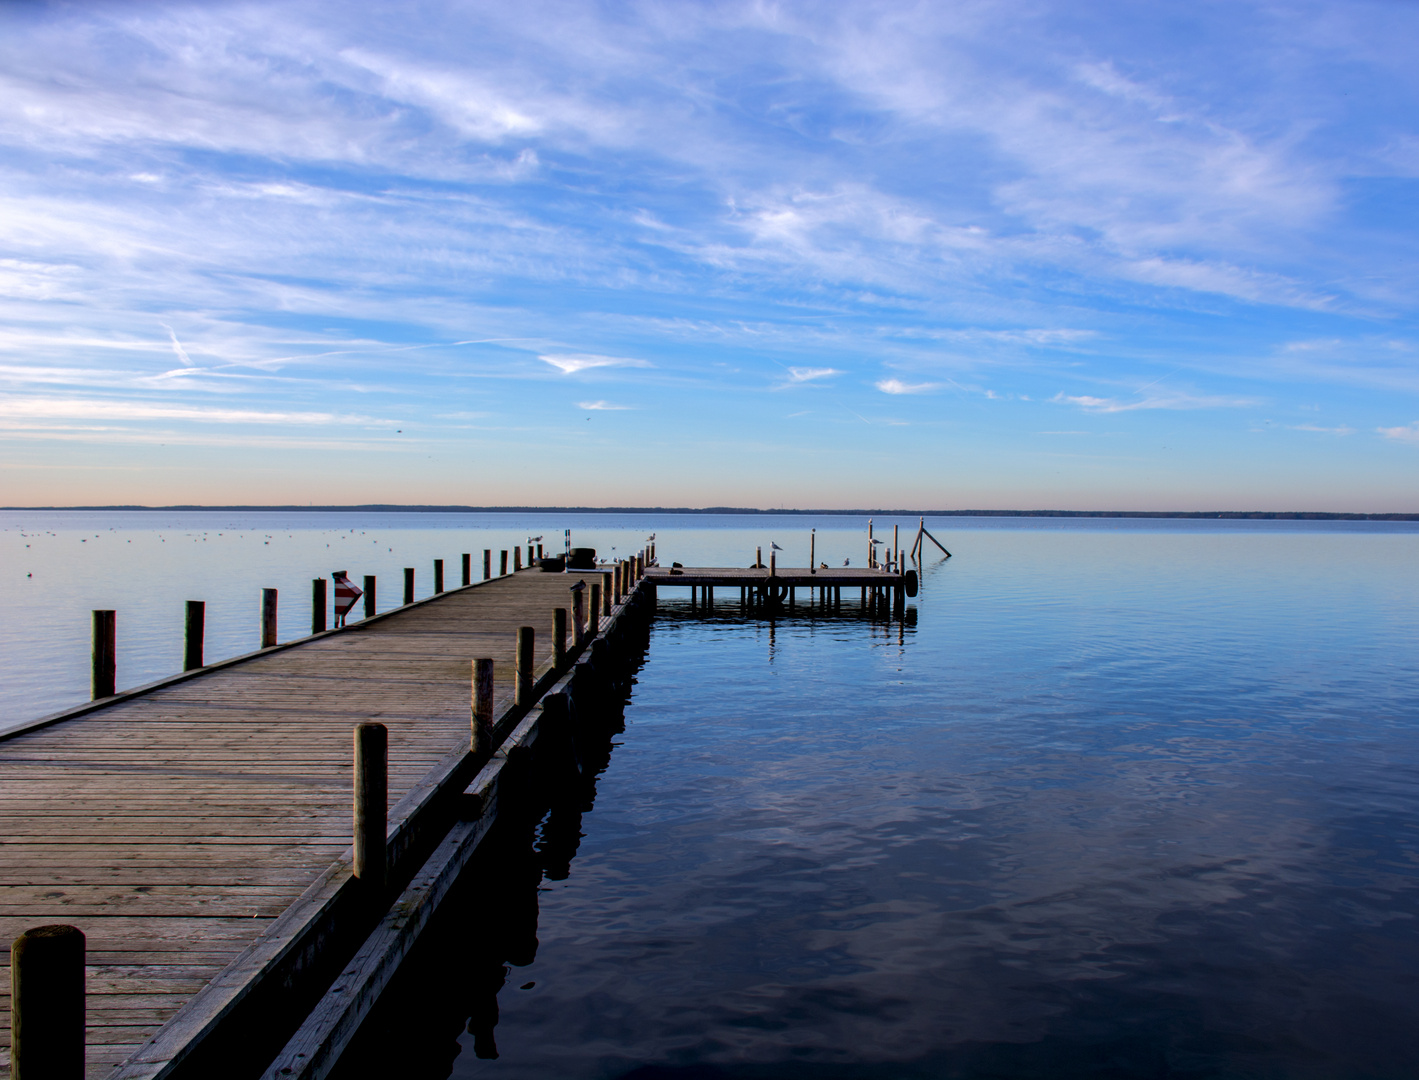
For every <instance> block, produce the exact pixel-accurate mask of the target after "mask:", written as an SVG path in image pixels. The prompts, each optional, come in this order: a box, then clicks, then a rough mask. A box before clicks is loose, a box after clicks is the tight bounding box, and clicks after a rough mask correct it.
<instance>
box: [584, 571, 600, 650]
mask: <svg viewBox="0 0 1419 1080" xmlns="http://www.w3.org/2000/svg"><path fill="white" fill-rule="evenodd" d="M588 616H589V617H588V618H587V620H586V623H587V625H586V632H587V633H588V634H590V635H591V636H592V637H595V636H596V635H597V634H599V633H600V632H601V582H599V581H593V582H592V583H591V607H590V608H589V609H588Z"/></svg>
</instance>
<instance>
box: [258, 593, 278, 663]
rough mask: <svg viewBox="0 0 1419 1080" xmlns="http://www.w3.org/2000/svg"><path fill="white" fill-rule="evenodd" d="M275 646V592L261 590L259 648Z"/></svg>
mask: <svg viewBox="0 0 1419 1080" xmlns="http://www.w3.org/2000/svg"><path fill="white" fill-rule="evenodd" d="M275 644H276V590H275V589H262V590H261V647H262V648H263V649H269V648H270V647H271V646H272V645H275Z"/></svg>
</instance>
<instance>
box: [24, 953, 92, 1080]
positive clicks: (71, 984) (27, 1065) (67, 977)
mask: <svg viewBox="0 0 1419 1080" xmlns="http://www.w3.org/2000/svg"><path fill="white" fill-rule="evenodd" d="M84 945H85V942H84V933H83V931H82V930H80V929H79V928H78V927H77V926H63V925H59V926H36V927H34V928H33V929H30V930H26V931H25V932H24V933H23V934H21V935H20V936H19V937H17V938H16V939H15V940H14V943H13V944H12V945H11V946H10V994H11V996H10V1075H11V1076H12V1077H13V1078H14V1080H84Z"/></svg>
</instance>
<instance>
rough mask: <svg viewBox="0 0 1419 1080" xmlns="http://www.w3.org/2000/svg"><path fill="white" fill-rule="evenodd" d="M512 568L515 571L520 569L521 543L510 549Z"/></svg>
mask: <svg viewBox="0 0 1419 1080" xmlns="http://www.w3.org/2000/svg"><path fill="white" fill-rule="evenodd" d="M512 568H513V571H514V572H516V571H518V570H521V569H522V545H521V544H519V545H518V546H517V547H515V548H513V549H512Z"/></svg>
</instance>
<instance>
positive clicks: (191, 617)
mask: <svg viewBox="0 0 1419 1080" xmlns="http://www.w3.org/2000/svg"><path fill="white" fill-rule="evenodd" d="M206 627H207V605H206V603H205V602H203V601H201V600H189V601H188V602H187V623H186V626H185V627H184V628H183V635H182V670H183V671H195V670H197V669H198V668H200V667H201V666H202V638H203V634H204V632H205V630H206Z"/></svg>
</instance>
